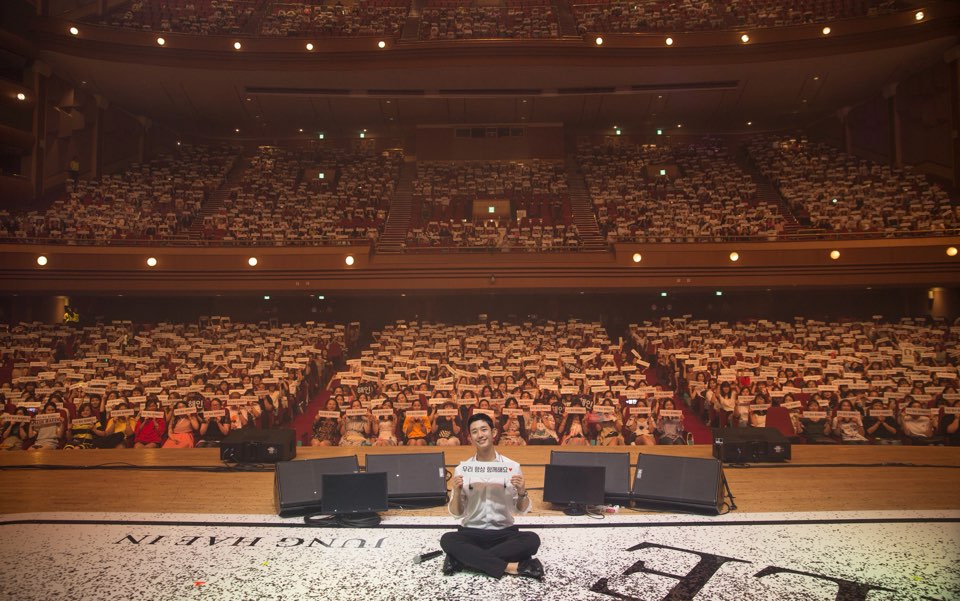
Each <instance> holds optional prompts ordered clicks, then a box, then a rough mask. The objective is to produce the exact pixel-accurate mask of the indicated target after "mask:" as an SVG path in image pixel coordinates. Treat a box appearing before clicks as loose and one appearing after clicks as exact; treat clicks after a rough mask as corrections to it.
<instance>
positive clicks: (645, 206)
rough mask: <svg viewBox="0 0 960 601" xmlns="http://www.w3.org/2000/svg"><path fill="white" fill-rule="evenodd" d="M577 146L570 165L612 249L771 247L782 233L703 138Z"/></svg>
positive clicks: (776, 215)
mask: <svg viewBox="0 0 960 601" xmlns="http://www.w3.org/2000/svg"><path fill="white" fill-rule="evenodd" d="M619 142H620V141H619V140H615V141H613V142H608V143H605V144H592V145H588V144H583V145H580V146H578V148H577V161H578V163H579V166H580V169H581V170H582V172H583V175H584V179H585V181H586V184H587V189H588V191H589V193H590V196H591V198H592V199H593V203H594V210H595V212H596V216H597V225H598V227H599V228H600V231H601V233H602V234H604V235H605V236H606V237H607V239H608V241H609V242H611V243H613V242H692V241H699V240H708V241H713V240H730V239H740V238H746V237H751V238H756V237H761V238H764V239H773V238H775V237H776V236H777V234H778V233H779V232H780V231H781V229H782V227H783V217H782V215H781V214H780V210H779V207H778V206H777V205H776V204H775V203H765V202H758V201H757V200H756V190H757V186H756V184H755V183H754V181H753V179H752V178H751V177H750V175H749V174H748V173H746V172H744V171H743V170H742V169H741V168H740V167H739V166H737V164H736V163H734V161H733V160H732V159H730V158H729V156H728V155H727V150H726V148H725V146H724V145H723V143H722V142H721V141H720V140H718V139H716V138H710V137H706V138H703V139H700V140H697V141H695V142H689V143H679V144H675V145H669V146H664V145H635V144H630V143H619Z"/></svg>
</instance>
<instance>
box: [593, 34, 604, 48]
mask: <svg viewBox="0 0 960 601" xmlns="http://www.w3.org/2000/svg"><path fill="white" fill-rule="evenodd" d="M594 42H595V43H596V44H597V46H603V38H602V37H600V36H597V39H596V40H594Z"/></svg>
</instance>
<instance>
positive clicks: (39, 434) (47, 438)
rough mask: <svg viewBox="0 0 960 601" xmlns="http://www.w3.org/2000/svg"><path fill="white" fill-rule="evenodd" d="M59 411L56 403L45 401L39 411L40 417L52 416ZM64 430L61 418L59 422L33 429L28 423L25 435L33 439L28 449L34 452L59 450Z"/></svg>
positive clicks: (64, 426) (64, 425) (31, 424)
mask: <svg viewBox="0 0 960 601" xmlns="http://www.w3.org/2000/svg"><path fill="white" fill-rule="evenodd" d="M59 413H60V409H58V408H57V405H56V403H54V402H53V401H47V402H46V404H44V406H43V409H42V410H41V415H54V414H59ZM65 428H66V424H65V423H64V421H63V419H62V416H61V419H60V421H59V422H55V423H51V424H48V425H44V426H38V427H36V428H34V427H33V423H32V422H31V423H30V427H29V429H28V432H27V435H28V437H29V438H33V439H34V441H33V445H32V446H31V447H30V449H31V450H34V451H42V450H44V449H59V448H60V443H61V442H62V441H63V433H64V430H65Z"/></svg>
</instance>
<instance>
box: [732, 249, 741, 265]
mask: <svg viewBox="0 0 960 601" xmlns="http://www.w3.org/2000/svg"><path fill="white" fill-rule="evenodd" d="M730 260H731V261H733V262H734V263H736V262H737V261H739V260H740V253H738V252H736V251H734V252H732V253H730Z"/></svg>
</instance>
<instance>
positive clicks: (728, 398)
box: [715, 381, 737, 428]
mask: <svg viewBox="0 0 960 601" xmlns="http://www.w3.org/2000/svg"><path fill="white" fill-rule="evenodd" d="M716 402H717V405H716V407H715V408H716V411H717V414H718V416H719V418H720V419H719V423H718V425H719V427H721V428H726V427H727V426H732V425H733V413H734V411H735V410H736V408H737V393H736V391H735V390H734V388H733V384H731V383H730V382H728V381H724V382H721V383H720V389H719V390H718V391H717V401H716Z"/></svg>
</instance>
